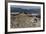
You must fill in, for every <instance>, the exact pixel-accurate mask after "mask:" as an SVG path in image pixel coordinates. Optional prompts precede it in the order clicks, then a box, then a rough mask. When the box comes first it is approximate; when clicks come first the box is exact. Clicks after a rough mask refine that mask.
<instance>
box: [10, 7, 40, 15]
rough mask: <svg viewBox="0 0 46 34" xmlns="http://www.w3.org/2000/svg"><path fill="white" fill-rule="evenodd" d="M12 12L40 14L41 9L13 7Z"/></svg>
mask: <svg viewBox="0 0 46 34" xmlns="http://www.w3.org/2000/svg"><path fill="white" fill-rule="evenodd" d="M11 12H20V13H22V12H25V13H29V14H30V13H38V14H40V9H22V8H13V7H11Z"/></svg>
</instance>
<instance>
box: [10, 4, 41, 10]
mask: <svg viewBox="0 0 46 34" xmlns="http://www.w3.org/2000/svg"><path fill="white" fill-rule="evenodd" d="M11 7H16V8H22V9H40V6H20V5H11Z"/></svg>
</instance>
